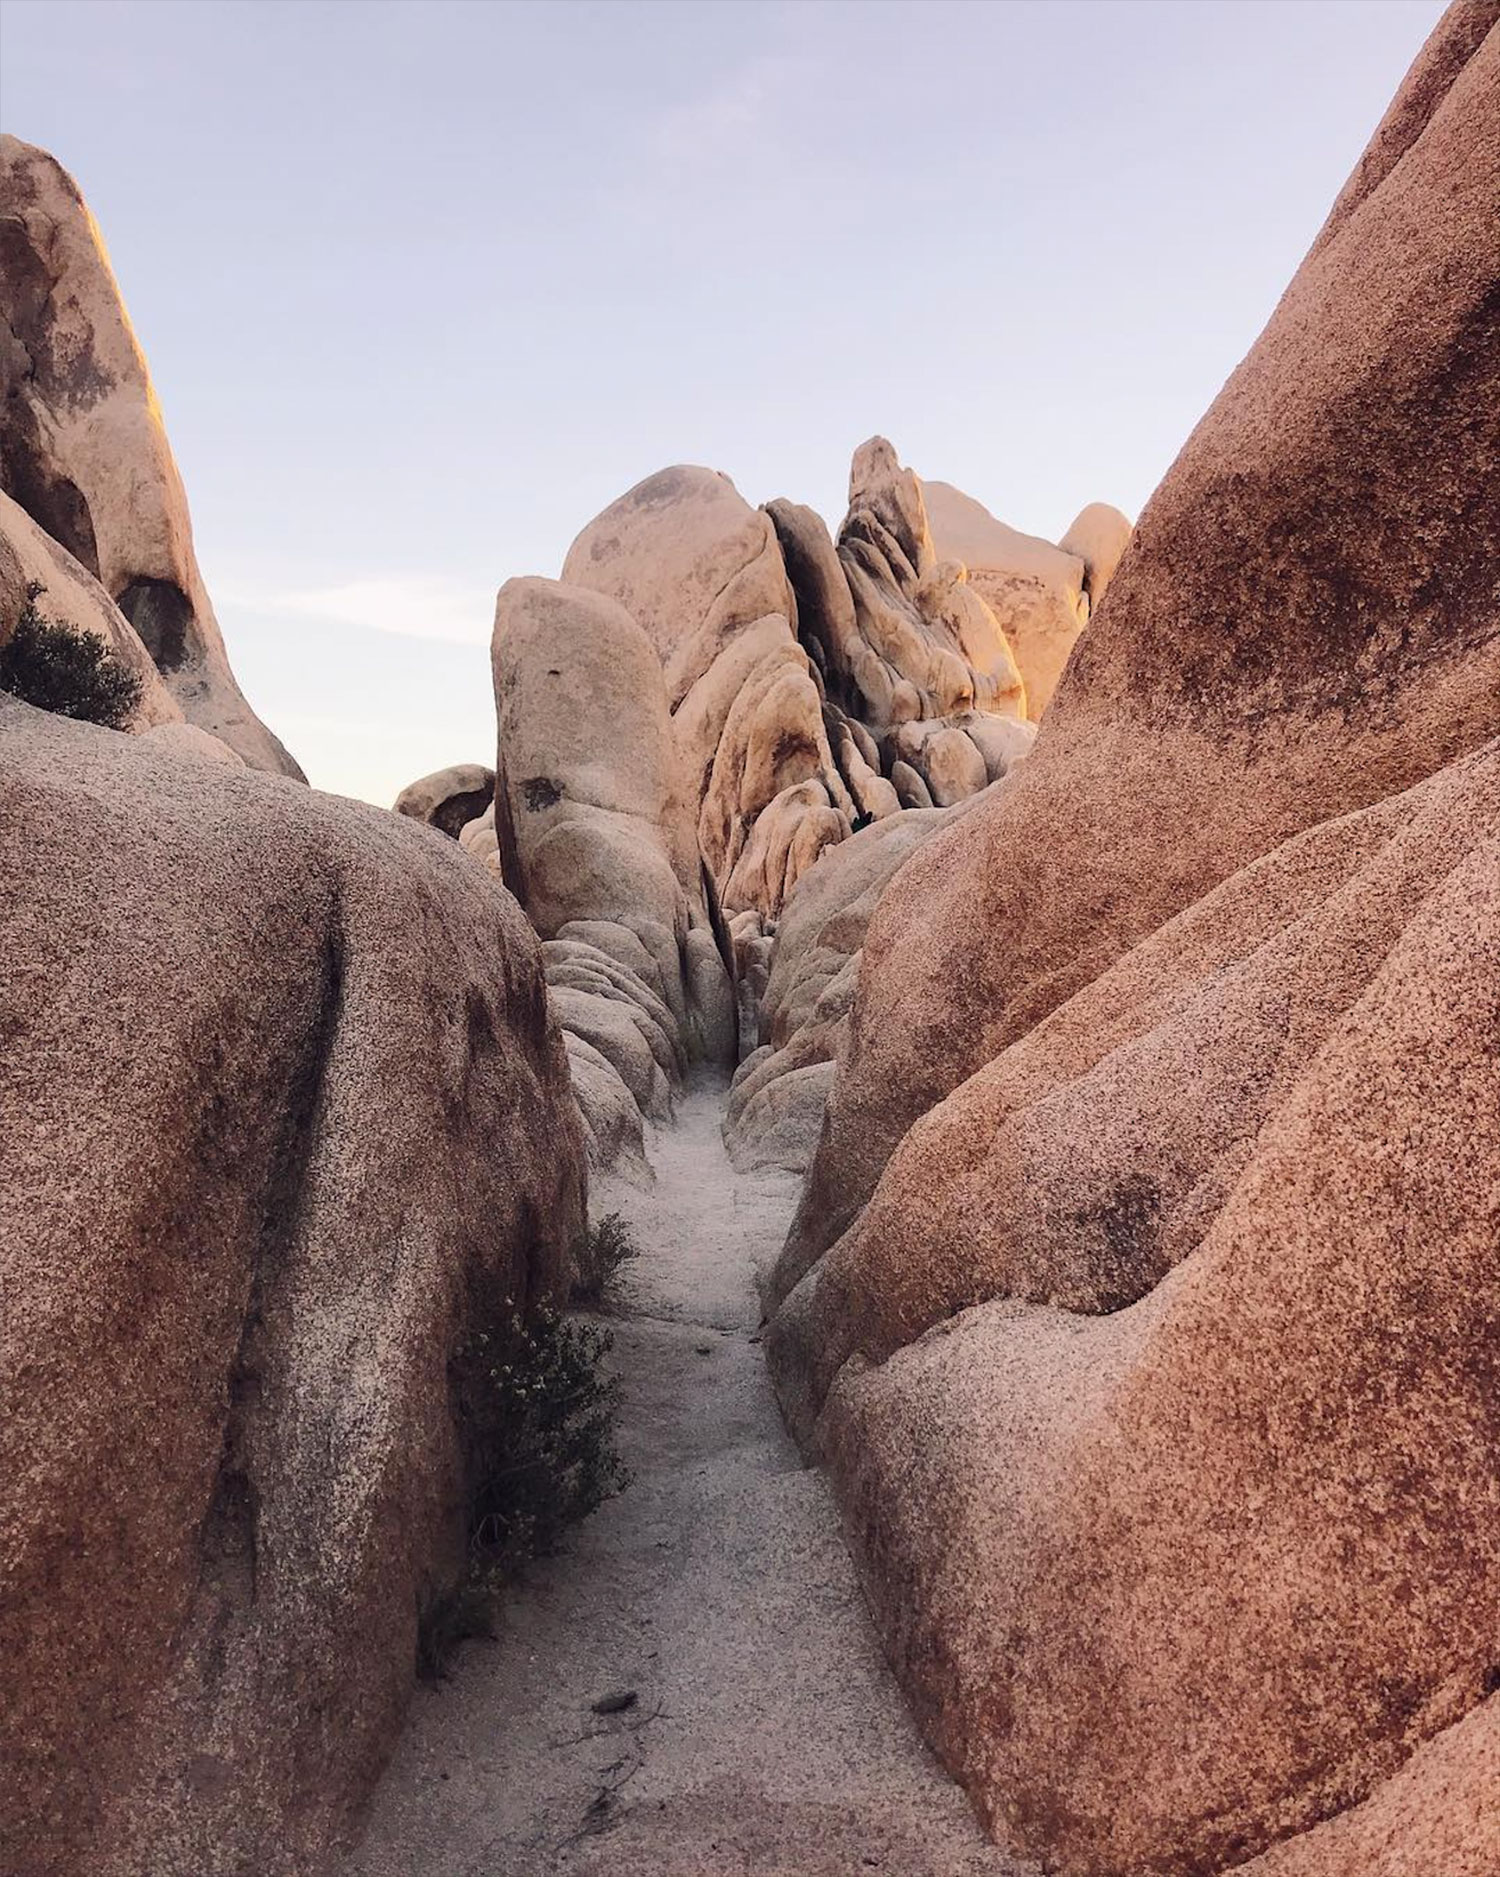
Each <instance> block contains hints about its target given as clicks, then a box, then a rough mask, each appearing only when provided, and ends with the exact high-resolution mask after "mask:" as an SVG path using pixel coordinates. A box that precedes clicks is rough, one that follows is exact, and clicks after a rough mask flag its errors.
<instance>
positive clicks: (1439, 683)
mask: <svg viewBox="0 0 1500 1877" xmlns="http://www.w3.org/2000/svg"><path fill="white" fill-rule="evenodd" d="M1484 17H1485V13H1484V9H1479V10H1477V11H1475V10H1469V11H1464V12H1461V13H1457V14H1454V15H1453V16H1451V18H1452V24H1451V25H1450V27H1449V28H1448V29H1447V30H1448V32H1449V34H1450V37H1451V38H1452V43H1453V44H1462V43H1464V41H1463V33H1464V31H1465V30H1467V25H1466V23H1468V22H1471V18H1472V22H1473V23H1474V30H1475V31H1478V29H1479V25H1480V24H1482V21H1483V18H1484ZM1446 43H1447V42H1446V41H1441V42H1439V41H1435V42H1434V45H1433V48H1432V49H1431V50H1430V51H1429V54H1428V55H1427V58H1426V60H1425V62H1424V63H1423V64H1422V65H1421V67H1420V68H1419V69H1418V71H1417V72H1416V73H1415V74H1414V76H1413V79H1412V81H1411V85H1410V86H1409V87H1408V88H1407V89H1406V90H1405V91H1403V93H1402V97H1401V99H1400V100H1398V103H1397V105H1396V106H1394V107H1393V112H1394V113H1395V120H1393V121H1398V122H1405V121H1406V119H1407V118H1408V117H1410V118H1411V121H1412V123H1413V124H1414V125H1415V126H1416V128H1415V129H1412V130H1411V131H1410V137H1411V140H1412V141H1411V147H1410V148H1407V147H1406V145H1404V144H1402V143H1401V142H1400V138H1399V137H1397V136H1396V134H1395V133H1394V132H1392V131H1391V130H1390V129H1389V128H1387V129H1386V130H1383V131H1382V132H1381V133H1380V134H1379V136H1378V137H1377V140H1376V143H1375V144H1374V145H1372V147H1371V152H1372V153H1371V154H1370V155H1369V156H1367V158H1366V161H1365V164H1364V165H1363V166H1362V169H1361V171H1360V172H1359V174H1360V175H1361V176H1363V177H1364V178H1365V181H1364V182H1363V183H1362V184H1359V185H1358V186H1357V187H1356V185H1354V184H1351V190H1353V191H1354V193H1353V194H1352V195H1351V193H1350V192H1349V191H1346V193H1345V196H1344V197H1343V198H1341V200H1340V205H1339V206H1338V207H1337V208H1336V210H1335V213H1334V216H1333V217H1332V218H1331V220H1330V223H1329V226H1328V228H1327V229H1325V231H1324V233H1323V235H1322V236H1320V238H1319V241H1318V243H1317V245H1316V246H1315V247H1314V249H1313V251H1312V253H1311V254H1310V255H1309V257H1308V259H1307V261H1306V262H1305V263H1304V265H1303V267H1302V269H1301V270H1300V271H1299V273H1298V275H1297V277H1296V279H1295V280H1294V281H1293V282H1292V284H1291V286H1290V287H1289V289H1288V291H1287V294H1286V296H1285V298H1284V299H1283V301H1282V304H1281V307H1280V308H1279V309H1278V312H1277V314H1276V315H1275V317H1274V318H1273V320H1272V322H1271V324H1270V325H1269V326H1268V328H1267V330H1266V332H1265V333H1264V334H1263V335H1262V337H1261V339H1260V340H1259V342H1258V343H1257V345H1256V347H1255V348H1254V350H1253V351H1252V352H1251V354H1250V355H1249V357H1248V358H1247V359H1246V360H1245V362H1244V364H1243V365H1241V366H1240V368H1239V369H1238V371H1237V372H1236V373H1235V374H1234V376H1233V377H1232V378H1231V379H1230V381H1229V383H1228V384H1227V385H1226V386H1225V388H1224V391H1223V392H1222V393H1221V394H1220V397H1219V399H1218V400H1217V402H1216V403H1215V404H1214V406H1213V407H1212V409H1211V410H1210V411H1209V413H1208V415H1207V416H1206V417H1205V418H1204V419H1203V421H1202V423H1201V424H1200V425H1199V426H1198V429H1197V430H1196V431H1195V432H1194V434H1193V436H1192V437H1191V438H1190V439H1189V441H1188V443H1187V444H1186V446H1185V447H1184V449H1183V451H1182V453H1181V455H1180V456H1179V458H1178V460H1177V462H1176V464H1175V465H1174V466H1173V468H1172V470H1171V472H1170V473H1169V474H1168V476H1167V478H1166V480H1165V482H1164V483H1163V484H1162V486H1161V488H1160V489H1159V490H1158V491H1157V493H1156V494H1155V496H1154V497H1153V498H1152V501H1151V503H1150V504H1149V506H1148V508H1147V511H1146V513H1145V514H1144V515H1143V516H1142V518H1141V522H1140V524H1139V526H1138V527H1137V530H1136V535H1135V539H1134V542H1133V544H1132V547H1131V549H1130V552H1129V553H1128V554H1127V555H1126V557H1125V559H1124V560H1123V561H1122V563H1121V565H1120V567H1119V570H1118V572H1117V573H1116V574H1115V576H1114V579H1113V581H1112V583H1111V585H1110V589H1109V594H1108V597H1107V599H1106V600H1105V602H1104V605H1103V606H1102V608H1101V609H1100V615H1099V617H1098V618H1097V619H1096V620H1095V621H1094V622H1093V623H1092V624H1091V626H1090V628H1089V631H1088V633H1087V635H1086V636H1085V637H1084V638H1083V639H1082V640H1081V641H1080V643H1079V647H1078V653H1077V656H1076V657H1075V659H1074V660H1073V663H1072V664H1071V666H1070V667H1069V671H1068V675H1067V678H1066V679H1065V681H1064V683H1063V685H1062V687H1061V689H1060V691H1059V693H1058V696H1057V698H1056V700H1055V702H1054V704H1053V706H1052V708H1051V710H1050V711H1049V713H1048V716H1047V721H1046V724H1045V727H1044V728H1043V730H1042V733H1041V735H1040V737H1039V739H1038V743H1037V747H1036V750H1035V752H1034V753H1033V754H1032V755H1031V756H1030V757H1029V758H1028V759H1027V761H1026V762H1025V763H1024V764H1023V765H1022V766H1021V768H1020V770H1019V772H1018V773H1017V775H1016V776H1015V778H1014V781H1013V785H1011V786H1008V787H1007V788H1006V789H1005V790H1004V791H1001V792H998V793H997V794H996V795H995V796H994V797H993V798H987V799H986V801H985V806H984V808H983V809H982V811H981V812H980V814H979V817H978V819H976V820H974V821H972V822H968V823H966V825H965V827H964V829H963V832H962V833H961V834H959V833H954V834H952V835H945V836H944V837H943V839H942V840H940V841H937V842H934V843H933V844H932V846H931V847H930V848H928V849H927V851H926V852H925V853H924V854H923V855H922V857H921V858H920V860H919V861H917V862H914V864H913V865H912V867H910V868H909V869H907V870H906V871H905V872H903V874H902V875H901V877H900V878H899V879H898V880H897V881H895V882H894V883H893V885H892V890H891V892H890V894H889V895H888V896H887V898H886V901H885V903H884V905H883V906H882V909H881V913H880V916H879V917H878V918H877V919H876V920H875V921H874V922H873V924H872V926H871V929H870V934H869V940H868V943H867V947H866V956H865V967H864V973H863V978H862V990H861V1001H860V1009H859V1012H858V1013H857V1014H856V1020H855V1025H854V1032H853V1043H854V1046H853V1048H852V1050H851V1054H850V1058H849V1062H848V1064H847V1068H846V1071H845V1073H844V1074H843V1075H842V1076H841V1077H840V1081H839V1085H838V1088H837V1091H836V1095H835V1099H834V1101H833V1104H832V1106H831V1109H830V1135H829V1139H828V1142H827V1144H826V1151H825V1152H823V1153H821V1154H820V1156H819V1162H818V1165H817V1166H816V1167H815V1169H814V1173H813V1177H812V1180H811V1183H810V1185H809V1188H808V1191H807V1193H806V1194H805V1195H804V1201H803V1206H802V1209H801V1212H800V1215H799V1221H798V1225H797V1227H796V1228H795V1231H794V1242H795V1244H796V1245H797V1246H799V1247H801V1252H800V1253H799V1256H802V1257H803V1258H805V1257H809V1256H816V1255H817V1252H819V1251H821V1250H822V1249H823V1248H824V1247H825V1246H826V1245H828V1244H830V1243H831V1242H832V1241H833V1240H834V1239H835V1238H836V1237H838V1235H839V1234H840V1233H841V1232H842V1231H843V1230H844V1228H845V1227H846V1226H847V1224H848V1223H849V1221H850V1220H851V1218H852V1217H853V1216H854V1214H855V1213H856V1212H857V1211H858V1209H859V1208H860V1206H862V1205H863V1203H864V1202H865V1200H866V1199H867V1198H868V1196H869V1193H870V1191H871V1190H872V1189H873V1186H874V1181H875V1178H876V1177H877V1176H878V1173H879V1170H880V1168H881V1167H882V1166H883V1165H884V1163H885V1161H886V1159H887V1158H888V1157H889V1154H890V1152H891V1150H892V1148H893V1147H894V1145H895V1143H896V1142H897V1141H898V1140H899V1139H900V1137H901V1136H902V1134H904V1133H905V1131H906V1129H907V1128H908V1127H909V1126H910V1125H911V1123H912V1122H913V1121H914V1120H915V1119H916V1118H917V1117H918V1116H919V1115H920V1114H921V1113H923V1112H924V1111H925V1110H926V1109H927V1108H929V1107H931V1106H932V1104H933V1103H934V1102H935V1101H937V1100H940V1099H941V1098H942V1097H943V1096H944V1095H946V1094H947V1093H948V1092H949V1090H950V1089H952V1088H953V1087H955V1086H956V1085H957V1084H958V1083H959V1082H961V1081H963V1080H964V1079H966V1078H967V1076H969V1075H970V1074H972V1073H973V1071H974V1070H975V1069H977V1068H979V1067H980V1066H981V1065H982V1064H983V1063H985V1062H987V1061H989V1060H991V1059H992V1058H993V1057H994V1056H995V1055H997V1054H998V1053H999V1051H1000V1050H1001V1049H1003V1048H1004V1047H1005V1046H1006V1044H1007V1043H1009V1042H1011V1041H1013V1040H1014V1039H1015V1038H1016V1037H1017V1036H1019V1035H1021V1034H1023V1033H1024V1032H1025V1031H1026V1030H1027V1029H1029V1028H1030V1027H1031V1026H1032V1025H1033V1024H1034V1023H1036V1022H1037V1021H1039V1020H1040V1018H1041V1017H1042V1016H1044V1015H1045V1014H1046V1012H1047V1011H1048V1010H1049V1009H1051V1008H1053V1007H1055V1006H1056V1005H1057V1004H1059V1003H1061V1002H1062V1001H1063V1000H1064V999H1065V998H1066V997H1067V996H1069V995H1070V994H1071V993H1072V992H1073V991H1074V990H1076V989H1078V988H1079V987H1080V986H1081V985H1083V984H1085V983H1087V982H1088V981H1089V980H1090V979H1092V978H1093V977H1096V976H1097V975H1098V974H1099V973H1100V972H1101V971H1102V970H1104V969H1106V968H1107V967H1108V966H1109V964H1111V963H1112V962H1113V961H1114V960H1115V959H1116V958H1118V957H1119V956H1120V955H1121V954H1122V953H1123V952H1124V951H1126V950H1127V949H1128V948H1129V947H1130V946H1131V945H1132V944H1134V943H1135V942H1136V941H1137V940H1139V939H1140V938H1142V937H1144V936H1145V935H1146V934H1147V933H1149V932H1151V931H1152V930H1154V929H1155V928H1156V927H1157V926H1159V925H1161V924H1162V923H1164V921H1165V920H1167V919H1168V918H1170V917H1172V916H1173V915H1174V914H1175V913H1176V912H1178V911H1180V910H1181V909H1182V908H1183V907H1184V906H1186V905H1188V904H1190V903H1191V902H1192V901H1193V900H1194V899H1197V898H1199V897H1200V896H1201V895H1202V894H1203V893H1205V892H1207V891H1209V890H1211V889H1212V888H1213V887H1214V886H1215V885H1216V884H1217V883H1218V882H1219V881H1220V880H1222V879H1224V878H1226V877H1227V876H1228V875H1229V874H1230V873H1232V872H1234V871H1236V870H1237V869H1238V868H1239V867H1241V866H1243V865H1245V864H1247V863H1248V862H1249V861H1250V860H1252V859H1254V858H1255V857H1256V856H1257V855H1259V854H1262V853H1265V852H1267V851H1269V850H1270V849H1271V848H1272V847H1274V846H1276V845H1277V844H1278V843H1279V842H1280V841H1283V840H1285V839H1287V838H1289V837H1290V836H1292V835H1293V834H1295V833H1297V832H1298V831H1299V830H1301V829H1302V828H1305V827H1307V826H1309V825H1311V824H1312V823H1314V822H1316V821H1319V820H1322V819H1325V818H1328V817H1331V816H1334V815H1338V814H1341V813H1344V812H1346V811H1347V810H1349V809H1352V808H1357V807H1360V806H1363V805H1364V804H1366V803H1368V802H1371V801H1374V800H1376V799H1378V798H1380V797H1381V796H1383V795H1387V794H1390V793H1392V792H1394V791H1398V790H1400V789H1402V788H1404V787H1406V786H1409V785H1410V784H1411V783H1412V782H1414V781H1416V780H1418V779H1420V777H1421V776H1423V775H1425V774H1429V773H1431V772H1433V771H1434V770H1436V769H1437V768H1440V767H1441V766H1442V765H1443V764H1445V763H1446V762H1448V761H1450V760H1451V759H1452V758H1453V757H1454V756H1456V755H1458V754H1461V753H1462V752H1463V751H1464V750H1466V749H1469V748H1472V747H1473V746H1474V745H1475V744H1476V743H1477V742H1479V741H1481V740H1482V739H1483V738H1484V737H1486V736H1487V735H1489V734H1490V733H1491V731H1492V729H1493V725H1494V721H1495V716H1494V707H1495V698H1496V696H1497V694H1500V645H1497V643H1496V637H1497V631H1496V623H1495V622H1496V619H1497V614H1500V606H1497V592H1500V547H1497V544H1496V542H1495V539H1494V537H1493V533H1492V531H1490V530H1488V529H1487V528H1484V527H1481V526H1479V525H1478V523H1477V521H1474V520H1473V519H1472V518H1474V517H1477V516H1480V515H1483V514H1489V513H1490V512H1492V510H1493V508H1494V507H1495V505H1496V503H1497V501H1500V467H1497V464H1500V435H1496V434H1495V433H1496V429H1497V424H1496V420H1495V418H1494V412H1495V408H1496V406H1495V403H1494V401H1493V400H1491V398H1490V396H1489V390H1490V383H1491V378H1492V376H1493V375H1494V373H1495V371H1496V366H1495V362H1494V348H1493V347H1492V346H1491V343H1490V341H1491V338H1492V336H1493V322H1494V317H1495V316H1494V312H1493V308H1492V306H1491V304H1490V299H1489V296H1490V294H1491V293H1492V291H1493V280H1492V278H1491V274H1490V271H1489V268H1488V264H1487V261H1486V259H1485V257H1484V254H1483V243H1482V242H1480V241H1479V239H1478V236H1477V234H1473V235H1472V238H1471V235H1470V233H1469V232H1467V231H1472V230H1477V229H1478V227H1479V226H1480V225H1481V224H1484V223H1485V222H1486V218H1487V217H1488V215H1489V212H1490V208H1491V205H1492V201H1493V200H1494V198H1495V194H1496V192H1497V191H1500V178H1497V175H1496V169H1497V164H1496V162H1495V161H1494V157H1495V151H1494V149H1493V147H1492V146H1491V145H1490V144H1488V143H1487V142H1486V141H1485V127H1486V126H1487V125H1488V124H1489V122H1490V119H1489V116H1488V115H1487V114H1488V113H1489V112H1490V111H1491V110H1492V109H1493V108H1494V107H1493V96H1492V87H1493V79H1492V75H1491V68H1492V66H1493V63H1494V61H1495V58H1496V50H1495V48H1493V47H1490V46H1488V45H1486V46H1485V47H1484V49H1483V51H1482V52H1481V53H1478V54H1476V56H1475V57H1474V59H1473V60H1472V61H1471V62H1470V63H1469V64H1468V65H1466V66H1463V67H1462V68H1461V69H1460V70H1459V71H1457V72H1456V74H1454V75H1452V83H1453V84H1454V86H1455V87H1456V89H1455V91H1454V95H1453V96H1452V97H1451V98H1449V97H1448V93H1447V90H1446V87H1447V85H1448V83H1449V78H1450V75H1449V74H1448V71H1447V67H1446V66H1445V64H1444V63H1443V61H1444V60H1445V58H1447V57H1449V56H1450V55H1449V54H1448V53H1446V52H1445V51H1444V50H1443V47H1444V45H1445V44H1446ZM1453 56H1455V57H1456V55H1453ZM1445 99H1446V100H1447V102H1446V103H1445V102H1444V100H1445ZM1424 113H1427V114H1430V121H1429V118H1428V116H1427V115H1424ZM1466 113H1467V114H1468V115H1469V119H1470V121H1471V124H1472V128H1470V129H1468V130H1465V128H1464V124H1465V114H1466ZM1424 127H1425V128H1424ZM1419 130H1420V131H1422V134H1421V135H1420V136H1419V135H1418V131H1419ZM1402 134H1403V135H1404V134H1406V133H1402ZM1381 150H1385V151H1386V153H1387V154H1386V157H1385V158H1379V157H1378V155H1377V154H1376V153H1378V152H1379V151H1381ZM1392 152H1395V154H1394V155H1392V154H1391V153H1392ZM1403 152H1404V154H1403ZM1382 162H1389V163H1394V164H1395V166H1396V168H1395V171H1393V173H1392V175H1391V176H1389V177H1386V176H1385V172H1384V170H1383V169H1382V168H1381V163H1382ZM1397 176H1399V186H1398V183H1397V180H1396V178H1397ZM1455 176H1460V177H1461V178H1462V186H1461V187H1457V186H1456V185H1454V184H1453V181H1452V179H1453V177H1455ZM1383 177H1384V182H1383V185H1382V186H1377V184H1380V183H1381V179H1382V178H1383ZM1372 178H1373V180H1371V179H1372ZM1396 354H1399V356H1400V369H1399V373H1398V375H1397V377H1396V378H1394V379H1391V378H1389V377H1388V376H1387V375H1386V374H1385V369H1384V366H1383V365H1382V364H1380V363H1379V361H1381V360H1383V359H1385V358H1386V357H1387V356H1388V355H1390V356H1394V355H1396ZM1356 439H1358V441H1357V442H1356ZM1414 463H1421V464H1422V466H1423V469H1422V474H1421V475H1420V476H1418V475H1414V474H1413V472H1412V464H1414ZM1465 517H1469V518H1471V519H1470V520H1469V521H1466V520H1465V519H1464V518H1465ZM1189 622H1190V625H1191V629H1190V630H1185V626H1186V625H1187V624H1188V623H1189ZM846 1147H847V1149H848V1151H846Z"/></svg>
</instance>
